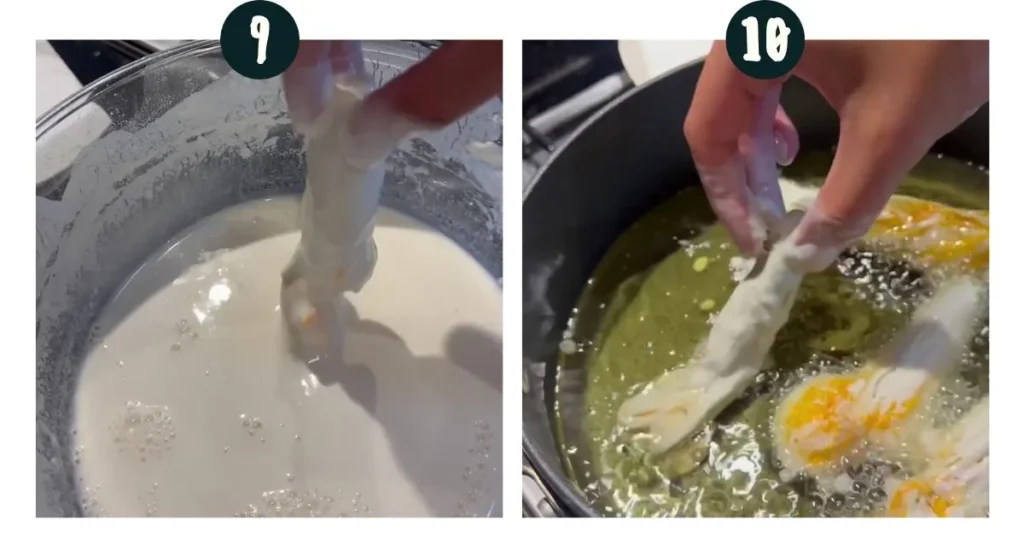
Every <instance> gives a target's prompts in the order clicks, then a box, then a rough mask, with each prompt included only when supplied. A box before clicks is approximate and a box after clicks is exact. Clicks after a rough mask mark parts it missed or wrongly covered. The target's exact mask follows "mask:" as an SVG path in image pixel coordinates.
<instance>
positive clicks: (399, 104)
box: [368, 41, 502, 127]
mask: <svg viewBox="0 0 1024 538" xmlns="http://www.w3.org/2000/svg"><path fill="white" fill-rule="evenodd" d="M501 46H502V44H501V41H450V42H447V43H445V44H444V45H442V46H441V47H440V48H439V49H438V50H436V51H434V52H433V53H432V54H431V55H430V56H427V57H426V58H425V59H423V60H422V61H420V62H419V63H418V64H416V65H414V66H412V67H410V68H409V69H407V70H406V71H405V72H403V73H402V74H401V75H399V76H398V77H395V79H394V80H392V81H391V82H388V83H387V84H385V85H384V87H383V88H381V89H380V90H377V91H376V92H374V93H373V95H371V96H370V98H369V100H368V102H373V103H377V104H380V105H383V106H386V107H388V108H391V109H393V110H396V111H398V112H401V113H402V114H404V115H405V116H407V117H409V118H410V119H412V120H414V121H417V122H419V123H422V124H426V125H433V126H437V127H441V126H445V125H448V124H449V123H452V122H454V121H455V120H457V119H459V118H460V117H462V116H464V115H466V114H468V113H469V112H472V111H473V110H474V109H475V108H477V107H478V106H480V105H482V104H483V103H485V102H486V101H487V100H488V99H491V98H492V97H494V96H496V95H498V94H499V93H500V92H501V69H502V58H501V55H502V48H501Z"/></svg>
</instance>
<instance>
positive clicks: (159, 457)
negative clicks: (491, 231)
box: [74, 198, 501, 516]
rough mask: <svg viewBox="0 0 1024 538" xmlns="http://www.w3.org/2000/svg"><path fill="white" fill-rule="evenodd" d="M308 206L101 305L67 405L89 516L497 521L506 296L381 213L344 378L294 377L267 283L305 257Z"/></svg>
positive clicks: (242, 224) (203, 236)
mask: <svg viewBox="0 0 1024 538" xmlns="http://www.w3.org/2000/svg"><path fill="white" fill-rule="evenodd" d="M298 206H299V202H298V200H297V199H294V198H279V199H271V200H267V201H262V202H255V203H251V204H248V205H243V206H238V207H235V208H231V209H228V210H226V211H223V212H221V213H219V214H216V215H214V216H212V217H210V218H208V219H206V220H204V221H201V222H200V223H198V224H196V225H195V226H194V227H193V228H192V229H190V230H187V231H186V232H185V233H184V234H182V235H181V236H180V237H178V238H175V239H174V240H172V241H171V242H170V243H169V244H168V247H167V249H166V250H164V251H163V252H160V253H159V254H158V255H157V256H155V257H154V258H153V259H152V260H150V261H148V262H147V263H146V264H145V265H143V266H142V267H141V268H140V269H139V271H138V272H136V273H135V275H134V276H133V277H132V278H131V279H130V280H129V281H128V282H127V283H126V285H125V287H124V289H123V290H122V291H121V292H120V293H119V294H117V296H116V297H115V298H114V299H113V300H112V301H111V302H110V304H108V306H107V308H106V309H105V311H104V313H103V314H102V315H101V316H100V319H99V322H98V325H99V327H98V328H97V329H98V333H99V334H100V335H101V336H100V338H98V340H97V344H96V346H95V347H94V349H93V350H92V352H91V353H90V354H89V355H88V356H87V357H86V359H85V362H84V365H83V370H82V373H81V376H80V380H79V383H78V389H77V394H76V402H75V403H76V405H75V426H74V427H75V438H76V441H75V444H76V446H77V447H78V448H77V449H76V458H77V460H78V480H79V486H80V488H81V493H82V495H83V498H84V499H86V501H85V504H86V506H85V508H86V512H87V513H88V514H90V515H111V516H142V515H152V516H231V515H253V516H307V515H313V516H317V515H320V516H337V515H367V514H368V515H410V516H428V515H433V516H437V515H451V516H455V515H487V514H489V513H493V511H495V510H499V508H497V506H499V505H500V471H499V468H500V446H501V438H500V420H501V392H500V379H501V377H500V376H501V374H500V372H501V370H500V368H501V363H500V356H501V355H500V353H501V336H500V335H501V295H500V289H499V287H498V286H497V284H496V283H495V282H494V280H493V279H492V278H491V277H490V275H489V274H488V273H487V272H486V271H485V270H484V269H483V268H482V267H480V266H479V265H478V264H477V262H476V261H475V260H474V259H472V258H471V257H470V256H469V255H468V254H466V253H465V252H464V251H462V250H461V249H460V248H459V247H458V246H456V245H455V244H454V243H452V242H451V241H450V240H448V239H447V238H445V237H444V236H443V235H441V234H440V233H438V232H436V231H434V230H432V229H430V228H428V227H426V226H425V225H423V224H421V223H419V222H417V221H415V220H413V219H410V218H408V217H406V216H404V215H402V214H399V213H396V212H393V211H390V210H387V209H380V210H378V211H377V213H376V216H375V220H376V223H377V225H376V234H375V237H376V241H377V243H378V245H379V257H380V259H379V262H378V264H377V268H376V270H375V276H374V278H373V279H372V280H370V281H369V282H368V283H367V284H366V285H365V286H364V288H363V289H362V291H361V292H360V293H359V294H350V295H349V296H346V298H345V299H344V300H343V301H340V302H339V308H344V309H345V312H346V316H347V319H348V323H347V327H348V333H347V335H348V337H347V338H346V340H345V342H344V350H343V351H344V352H343V353H342V356H343V360H341V358H339V357H333V358H325V359H321V360H318V361H312V362H311V363H308V364H307V363H306V362H305V361H303V360H296V357H295V356H294V355H293V354H292V353H291V352H290V350H289V345H288V338H287V331H286V328H285V327H284V324H283V323H282V319H281V313H280V304H279V290H280V282H281V280H280V274H279V272H278V271H277V270H275V268H278V267H284V266H285V265H286V264H287V262H288V261H289V259H290V256H292V254H293V253H294V252H295V249H296V246H297V244H298V242H299V234H298V233H297V232H296V231H294V228H293V223H294V222H296V220H297V218H296V217H297V213H298V209H299V207H298ZM410 268H413V269H415V270H410Z"/></svg>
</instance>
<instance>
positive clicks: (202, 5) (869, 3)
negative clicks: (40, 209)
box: [0, 0, 1024, 538]
mask: <svg viewBox="0 0 1024 538" xmlns="http://www.w3.org/2000/svg"><path fill="white" fill-rule="evenodd" d="M239 3H241V2H238V1H226V0H179V1H175V2H167V3H157V2H140V1H138V0H134V1H127V0H93V1H89V2H72V1H59V0H54V1H50V2H42V1H38V0H37V1H35V2H29V3H27V4H26V5H19V6H18V10H19V11H20V10H22V9H28V10H31V11H32V13H31V14H29V15H28V16H25V15H21V14H19V15H18V16H14V15H11V16H9V18H8V19H7V21H6V22H7V24H8V30H7V31H6V33H5V39H4V45H5V47H7V49H6V50H7V62H6V64H5V66H6V68H7V77H6V80H5V81H4V84H3V89H2V91H3V96H4V100H5V101H6V102H7V103H8V107H7V108H8V114H9V120H8V123H9V125H10V127H9V128H8V129H6V130H5V133H6V134H5V135H4V137H5V138H6V140H5V144H4V146H3V147H4V154H5V157H6V161H7V166H6V168H7V170H6V171H5V172H6V173H5V174H4V175H5V176H6V179H7V181H8V188H9V189H12V187H11V186H13V189H12V190H13V192H11V193H10V196H11V197H12V198H17V199H18V200H28V199H29V193H28V192H22V191H21V189H25V190H26V191H27V190H28V188H29V187H28V185H29V181H28V178H29V177H34V174H33V173H32V168H33V166H34V161H33V160H32V158H31V157H30V156H32V155H34V149H33V148H31V147H30V146H29V137H28V136H27V133H25V134H22V133H21V132H20V131H21V129H22V128H24V129H25V130H26V131H27V129H28V126H29V125H34V121H35V118H34V117H33V112H32V110H31V109H32V107H29V106H21V105H19V104H18V103H24V102H27V101H29V100H33V99H34V95H33V93H32V92H33V88H32V86H31V85H29V84H25V81H26V80H28V76H27V74H28V73H29V72H30V71H31V70H33V69H34V68H35V67H34V65H33V54H32V53H33V50H34V45H33V43H32V42H33V41H34V40H35V39H46V38H63V39H104V38H116V39H126V38H127V39H131V38H144V39H198V38H206V39H209V38H214V39H215V38H217V37H218V35H219V30H220V25H221V22H222V21H223V18H224V17H225V16H226V15H227V13H228V12H229V11H230V10H231V9H232V8H234V7H235V6H236V5H238V4H239ZM279 3H280V4H282V5H284V6H286V7H287V8H288V9H289V10H290V11H291V13H293V15H294V16H295V18H296V20H297V21H298V24H299V28H300V33H301V35H302V36H303V37H304V38H321V39H322V38H346V39H360V38H373V39H398V38H409V37H418V38H427V39H436V38H443V39H456V38H504V39H506V40H507V41H506V46H505V67H504V71H505V82H504V97H505V107H506V109H505V111H504V121H505V128H506V135H507V136H506V137H505V139H506V144H505V154H504V166H505V174H506V177H507V179H508V181H506V185H505V192H504V199H505V200H506V201H507V205H506V207H505V209H504V220H505V223H506V228H505V234H504V237H505V253H504V264H505V265H504V275H505V278H504V290H505V293H506V296H507V300H506V301H505V303H504V304H505V306H504V317H505V322H504V323H505V324H504V342H505V357H506V361H505V370H504V374H505V376H504V378H505V385H504V393H505V402H506V403H505V410H504V435H503V439H504V443H505V444H504V446H503V460H504V464H505V471H504V478H505V480H504V510H503V511H504V514H505V518H508V519H518V518H519V514H520V506H521V503H520V484H521V482H520V480H519V478H517V477H516V475H515V474H514V472H515V470H517V469H518V467H519V465H520V462H519V458H518V454H519V450H520V434H519V432H520V431H521V422H522V420H521V419H522V416H521V403H520V395H521V388H520V384H521V373H520V363H519V358H520V357H521V356H522V342H521V337H520V335H521V330H522V326H521V323H522V318H521V307H520V304H521V303H520V301H519V298H520V297H521V292H522V289H521V288H522V282H521V280H522V269H521V261H522V246H521V238H522V227H521V225H522V214H521V205H520V204H519V200H521V198H520V197H521V192H522V191H521V185H522V183H521V177H522V170H521V160H520V159H521V154H520V153H519V151H520V149H519V148H518V144H516V141H517V140H519V138H520V132H521V127H522V125H521V117H522V116H521V115H522V110H521V99H520V96H521V65H522V49H521V46H520V42H519V40H520V39H522V38H532V39H539V38H551V37H555V38H559V39H595V38H603V39H713V38H721V36H722V34H723V33H724V27H725V24H726V22H727V21H728V19H729V18H730V17H731V15H732V13H733V12H734V11H735V10H736V9H737V8H738V7H739V6H741V5H743V4H745V3H746V2H745V1H734V0H715V1H710V0H705V1H696V0H691V1H688V2H687V1H684V2H669V1H664V0H663V1H660V2H659V1H653V0H630V1H629V2H624V3H620V4H613V3H601V2H584V1H581V0H571V1H570V0H565V1H562V2H556V1H554V0H541V1H537V0H491V1H483V0H461V1H460V0H433V1H429V2H423V1H412V0H391V1H388V2H352V1H347V0H279ZM785 3H786V4H789V5H790V6H791V7H793V8H794V10H795V11H796V12H797V14H798V15H799V16H800V17H801V19H802V21H803V24H804V27H805V29H806V31H807V35H808V37H810V38H819V39H821V38H832V39H836V38H868V39H877V38H901V39H914V38H917V39H920V38H988V39H991V40H992V41H993V44H992V64H991V65H992V66H993V69H992V78H991V81H992V84H991V88H992V97H993V101H994V102H995V105H994V106H993V107H992V111H993V114H992V120H991V132H992V134H993V136H992V137H991V139H992V142H991V154H992V156H991V160H990V165H991V169H992V170H993V172H992V175H993V178H994V183H993V187H992V219H993V222H994V224H995V229H996V233H995V234H994V235H993V236H992V241H993V242H995V243H1002V244H1004V246H1003V247H998V246H995V247H994V248H993V251H994V256H993V257H992V272H991V277H992V280H993V281H994V282H995V283H996V289H998V290H999V292H998V293H996V294H993V297H992V305H991V309H992V310H993V311H994V312H995V315H994V316H993V318H994V319H993V323H992V333H993V340H992V346H993V348H992V349H993V355H994V356H995V357H996V359H995V360H994V363H993V365H992V398H993V400H994V403H995V405H993V411H992V413H993V415H992V420H993V421H994V422H996V423H997V424H998V425H997V426H996V427H995V428H993V430H992V436H993V451H994V452H995V454H993V464H994V465H995V466H996V467H997V472H994V473H993V482H992V499H993V501H992V512H993V514H994V516H993V518H992V519H991V520H989V521H982V522H948V523H941V524H939V523H931V524H928V523H921V522H913V523H911V522H909V521H904V522H895V521H894V522H891V523H888V522H887V523H881V524H884V525H886V526H887V527H886V528H885V529H880V531H881V532H885V531H895V533H900V532H915V529H912V528H911V527H910V525H925V526H924V527H920V529H921V530H920V531H919V532H927V533H929V537H930V538H931V537H933V536H934V537H937V536H945V535H950V536H954V535H956V536H961V535H963V534H964V533H966V532H971V530H973V526H974V525H978V526H980V527H984V530H986V531H989V532H991V531H994V530H996V528H995V525H996V524H997V523H998V522H999V521H1000V520H1003V519H1005V520H1007V521H1008V520H1009V518H1012V517H1014V516H1015V515H1017V514H1016V513H1015V512H1014V507H1013V506H1012V505H1013V503H1014V500H1015V499H1016V498H1017V495H1016V494H1015V493H1016V492H1015V491H1014V489H1013V488H1015V487H1017V486H1018V485H1020V484H1022V480H1021V478H1020V474H1021V471H1020V468H1021V465H1020V464H1019V463H1015V461H1017V459H1018V458H1019V456H1018V455H1017V453H1018V450H1015V449H1016V448H1018V447H1020V446H1021V445H1020V443H1021V441H1020V440H1019V431H1020V430H1019V429H1018V427H1016V425H1017V424H1020V423H1021V419H1020V418H1019V416H1014V415H1015V414H1016V413H1015V411H1016V410H1017V409H1020V408H1021V407H1022V404H1021V402H1019V401H1017V402H1015V401H1012V398H1013V395H1014V394H1020V392H1021V388H1020V387H1019V380H1021V379H1024V373H1022V361H1021V360H1020V358H1019V355H1020V353H1019V352H1017V353H1014V351H1015V350H1014V349H1012V348H1011V346H1012V345H1013V340H1011V338H1012V336H1010V335H1012V334H1014V331H1015V330H1016V331H1018V332H1019V331H1020V329H1019V328H1017V327H1015V326H1014V324H1013V322H1012V321H1011V320H1012V319H1013V318H1011V313H1012V312H1013V311H1014V310H1017V308H1015V307H1016V306H1017V305H1020V304H1024V303H1022V298H1021V293H1020V291H1018V290H1019V288H1018V287H1016V286H1014V282H1013V280H1012V279H1014V278H1017V279H1018V280H1019V278H1020V277H1019V271H1015V268H1016V267H1019V264H1020V263H1021V261H1020V260H1019V250H1018V249H1015V248H1013V244H1014V242H1016V241H1018V240H1016V239H1015V238H1016V237H1019V236H1018V235H1017V234H1015V233H1014V231H1015V230H1019V229H1020V227H1021V226H1022V225H1021V224H1020V223H1019V222H1014V220H1015V215H1018V214H1019V213H1020V211H1021V210H1020V209H1019V207H1018V206H1019V204H1020V202H1021V201H1024V193H1022V192H1021V188H1022V185H1024V184H1022V182H1021V180H1020V179H1019V178H1018V177H1017V176H1018V175H1019V173H1018V172H1019V170H1020V166H1019V164H1018V163H1016V162H1014V161H1013V159H1014V155H1015V154H1016V153H1019V151H1020V150H1019V149H1018V148H1017V147H1016V144H1017V143H1018V141H1019V140H1021V137H1020V131H1021V127H1020V126H1021V125H1024V121H1022V117H1021V108H1022V105H1021V97H1020V90H1019V86H1018V82H1017V80H1019V77H1018V71H1015V69H1017V70H1019V69H1020V68H1021V66H1022V65H1024V61H1022V60H1021V55H1020V52H1019V47H1020V46H1021V41H1020V39H1019V37H1018V36H1019V35H1021V29H1020V28H1019V24H1020V23H1019V22H1017V21H1018V20H1019V13H1020V7H1019V4H1018V3H1015V2H1012V1H1009V0H1001V1H1000V2H995V1H987V0H972V1H970V2H966V1H962V2H952V1H942V0H935V1H930V2H924V1H898V0H860V1H855V2H852V1H851V2H841V1H821V0H799V1H797V0H792V1H786V2H785ZM13 10H14V8H13V7H12V9H11V11H12V13H13ZM1012 12H1016V13H1017V14H1018V15H1016V16H1014V15H1013V14H1012ZM21 126H24V127H21ZM1000 133H1002V134H1000ZM22 185H24V187H23V186H22ZM31 207H32V206H30V205H29V204H28V203H27V202H21V201H18V202H15V203H12V204H9V207H8V208H6V210H5V211H2V212H0V215H2V217H0V218H2V219H3V222H2V225H0V230H4V231H5V233H7V234H8V235H7V237H6V238H5V239H7V242H6V246H7V248H8V251H9V252H11V253H10V254H9V255H8V256H7V259H8V260H10V261H8V263H6V264H3V266H2V267H3V281H4V282H7V283H8V286H7V292H8V294H9V295H8V296H7V297H8V301H6V302H5V303H6V304H7V305H8V308H6V309H4V311H3V312H4V314H3V315H4V324H3V326H4V328H5V336H6V338H7V342H8V349H9V352H8V353H7V361H8V368H6V369H5V370H4V374H5V377H6V380H7V384H6V387H5V389H4V390H3V391H2V392H0V394H2V396H0V398H3V400H4V405H0V410H2V413H4V416H3V421H2V422H0V423H2V424H4V425H5V427H6V428H5V432H4V435H3V440H2V442H0V462H2V464H3V465H4V468H5V469H6V472H5V473H3V475H2V476H3V477H4V479H5V484H4V487H0V507H2V509H0V513H3V514H5V515H7V514H10V515H16V516H17V517H18V518H19V519H21V518H31V517H34V514H35V506H34V502H33V501H32V496H31V495H29V492H30V491H32V490H33V489H34V482H35V480H34V473H33V472H32V470H31V468H32V464H31V463H30V461H31V458H32V457H33V456H32V452H30V448H29V447H30V446H31V444H32V441H31V440H32V439H34V432H35V424H34V421H33V420H32V418H31V417H30V415H29V413H28V412H27V408H29V407H34V405H35V403H34V397H33V390H32V387H33V383H32V379H33V378H34V368H33V367H32V361H30V360H29V359H28V357H30V356H32V351H31V350H32V348H33V345H32V344H31V337H30V335H32V334H34V329H33V326H34V325H33V323H32V322H31V320H30V318H29V315H28V311H29V309H30V305H33V304H34V298H33V293H32V292H31V291H30V286H28V285H27V282H29V281H32V280H33V279H34V277H33V274H32V269H31V268H30V264H29V260H31V259H33V257H32V255H31V254H30V252H31V250H32V246H31V241H30V237H31V236H30V234H29V233H28V231H27V230H26V229H25V228H26V227H27V222H28V221H29V220H30V219H31V218H32V215H31V213H32V212H33V209H31ZM999 222H1002V223H1003V224H998V223H999ZM1015 226H1017V228H1015ZM17 252H22V254H20V255H19V254H17ZM998 282H1003V284H998ZM998 311H1004V314H998ZM1003 335H1006V336H1003ZM999 349H1003V351H999ZM447 521H449V520H432V521H431V522H430V523H427V524H428V525H430V526H431V527H418V526H414V525H417V523H415V522H413V523H412V524H410V523H408V522H407V520H406V521H403V520H390V521H388V522H386V523H384V524H388V525H393V527H392V528H394V529H396V530H401V531H405V532H409V533H416V534H419V533H422V532H424V531H425V530H426V529H427V528H433V529H435V530H438V531H443V532H446V533H453V534H460V535H461V534H466V535H469V534H470V533H472V534H473V535H475V536H480V535H482V533H489V534H490V535H499V534H500V535H512V534H520V533H524V532H537V530H542V529H546V530H548V531H550V532H551V533H552V534H555V533H559V534H562V533H567V532H568V533H572V532H587V533H588V534H589V535H591V536H599V535H602V534H605V533H610V532H615V533H617V534H618V533H622V532H623V531H624V530H625V529H623V528H616V529H615V530H614V531H610V530H609V529H610V528H611V527H609V526H608V525H603V524H602V526H601V528H602V529H605V530H603V531H602V530H599V529H597V528H596V527H595V525H596V524H595V523H593V522H579V523H568V522H565V521H559V522H549V523H543V522H537V523H506V522H494V523H486V522H479V521H478V522H472V521H464V522H463V521H460V522H451V523H448V522H447ZM35 524H36V525H39V527H40V530H42V528H44V527H45V528H47V531H46V532H47V533H48V534H50V533H52V534H56V533H57V532H60V533H61V534H63V535H66V534H67V533H70V532H75V533H81V534H82V535H83V536H84V535H87V534H92V533H93V532H95V533H97V534H99V533H101V532H102V533H103V535H105V536H116V535H125V536H129V535H137V534H140V533H141V532H145V535H147V536H154V537H155V536H162V535H168V536H171V535H173V536H179V535H180V534H181V533H182V532H183V531H184V532H188V531H189V530H193V529H206V530H209V531H212V532H218V531H221V532H223V530H224V527H223V525H228V523H222V522H221V521H219V520H165V521H163V522H161V523H159V524H149V525H147V528H146V529H145V531H142V530H141V529H140V528H139V526H140V525H143V523H137V522H135V521H112V520H96V521H80V522H73V523H69V522H66V521H39V522H36V523H35ZM378 524H379V523H376V522H370V521H359V520H349V521H348V522H347V523H324V522H318V521H299V522H293V523H285V522H266V523H259V524H257V523H253V522H248V523H246V522H239V523H237V525H243V526H245V525H249V526H248V527H246V528H245V531H244V532H246V533H247V536H253V537H255V536H257V535H268V536H269V535H272V533H273V534H274V535H276V534H280V533H281V532H284V531H290V532H295V531H298V532H302V531H303V530H309V531H314V532H315V531H318V530H319V531H324V530H326V531H328V532H339V531H340V532H347V531H349V530H353V531H356V532H358V531H361V530H362V531H365V530H371V529H372V528H379V527H370V525H378ZM612 524H616V525H623V523H612ZM665 524H666V523H660V522H656V521H644V522H636V523H628V524H627V525H630V527H629V528H630V531H629V532H657V531H658V529H656V528H655V527H653V526H661V525H665ZM668 524H671V525H674V527H673V528H672V529H671V530H668V532H670V533H700V532H723V530H722V529H718V528H717V527H719V526H721V525H731V526H732V527H733V529H734V530H738V531H741V532H742V529H741V528H742V527H746V528H747V529H749V532H754V533H757V534H758V535H759V536H765V535H775V534H778V535H782V534H787V535H790V534H792V533H793V532H794V531H797V529H796V526H797V525H807V527H805V531H806V532H809V533H825V534H828V535H830V536H841V535H850V536H855V535H856V536H862V535H863V534H864V533H865V532H872V529H871V528H870V527H872V526H874V525H879V523H874V522H870V521H857V522H853V521H850V522H844V523H842V524H840V523H838V522H833V523H829V522H825V521H808V522H801V523H794V522H776V523H752V522H750V521H746V520H729V521H728V522H727V523H726V522H722V523H719V522H718V521H716V520H705V521H686V522H679V523H668ZM67 525H72V526H70V527H69V526H67ZM520 525H522V527H520ZM752 525H756V527H752ZM966 525H971V526H972V529H968V528H967V527H966ZM581 526H582V527H581ZM18 527H20V525H18ZM218 527H220V528H218ZM583 527H585V528H583ZM641 527H643V528H641ZM238 528H239V529H241V528H242V527H238ZM1002 528H1007V527H1002ZM660 529H661V530H662V531H664V530H666V529H665V528H664V527H660ZM19 531H21V532H19ZM25 531H26V529H23V528H16V527H15V525H13V524H9V525H8V528H7V529H5V532H4V534H7V533H8V532H10V533H11V535H18V534H22V533H24V532H25ZM875 532H879V531H875Z"/></svg>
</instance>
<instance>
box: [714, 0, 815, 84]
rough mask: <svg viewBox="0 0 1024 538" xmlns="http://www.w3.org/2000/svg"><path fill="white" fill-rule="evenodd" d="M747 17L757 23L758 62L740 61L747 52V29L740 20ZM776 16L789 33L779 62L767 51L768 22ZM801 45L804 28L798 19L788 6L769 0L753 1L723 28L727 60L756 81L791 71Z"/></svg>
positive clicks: (776, 76)
mask: <svg viewBox="0 0 1024 538" xmlns="http://www.w3.org/2000/svg"><path fill="white" fill-rule="evenodd" d="M748 17H753V18H754V19H755V20H756V21H757V36H758V40H757V50H758V52H759V53H760V56H761V58H760V60H759V61H749V60H746V59H744V58H743V55H744V54H746V52H747V29H746V27H744V26H743V21H744V20H745V19H747V18H748ZM776 17H777V18H779V19H782V22H783V23H784V24H785V26H786V28H789V30H790V33H789V44H788V45H787V47H786V48H787V50H786V55H785V57H783V58H782V60H781V61H775V60H774V59H772V58H771V57H770V56H769V55H768V51H767V48H768V35H767V32H768V20H769V19H772V18H776ZM805 42H806V38H805V35H804V25H803V23H801V22H800V18H799V17H797V16H796V13H793V10H792V9H789V7H787V6H785V5H783V4H780V3H779V2H773V1H772V0H757V1H755V2H751V3H749V4H747V5H745V6H743V7H741V8H740V9H739V11H737V12H736V14H735V15H733V16H732V19H730V20H729V26H727V27H726V28H725V50H726V52H728V54H729V59H731V60H732V63H733V65H735V66H736V68H737V69H739V70H740V72H741V73H743V74H744V75H747V76H749V77H753V78H757V79H773V78H779V77H781V76H784V75H786V74H788V73H789V72H790V71H792V70H793V68H794V67H796V64H797V62H799V61H800V57H801V56H803V54H804V46H805V44H806V43H805Z"/></svg>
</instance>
